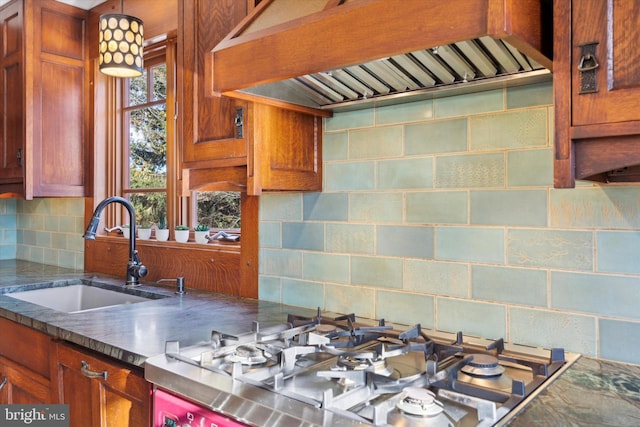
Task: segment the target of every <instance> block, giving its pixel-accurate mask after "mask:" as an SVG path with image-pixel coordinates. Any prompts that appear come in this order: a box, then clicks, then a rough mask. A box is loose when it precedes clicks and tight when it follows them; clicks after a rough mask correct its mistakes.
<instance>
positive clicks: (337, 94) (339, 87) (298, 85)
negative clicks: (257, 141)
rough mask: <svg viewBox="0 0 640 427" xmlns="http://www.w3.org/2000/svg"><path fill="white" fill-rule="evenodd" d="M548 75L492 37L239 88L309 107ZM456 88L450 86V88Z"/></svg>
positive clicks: (362, 102)
mask: <svg viewBox="0 0 640 427" xmlns="http://www.w3.org/2000/svg"><path fill="white" fill-rule="evenodd" d="M520 80H523V81H521V83H531V81H532V80H536V81H543V80H551V74H550V72H549V71H548V70H546V69H545V68H544V67H543V66H542V65H540V64H538V63H537V62H535V61H534V60H533V59H531V58H529V57H527V56H526V55H524V54H523V53H521V52H520V51H518V50H517V49H515V48H514V47H513V46H511V45H509V44H508V43H507V42H505V41H503V40H496V39H493V38H491V37H488V36H486V37H481V38H479V39H474V40H467V41H462V42H458V43H453V44H450V45H444V46H437V47H434V48H430V49H424V50H419V51H415V52H411V53H407V54H404V55H397V56H393V57H388V58H384V59H380V60H377V61H371V62H367V63H364V64H360V65H354V66H349V67H344V68H338V69H335V70H329V71H324V72H320V73H315V74H307V75H304V76H301V77H295V78H292V79H288V80H283V81H279V82H275V83H269V84H265V85H260V86H254V87H251V88H246V89H242V90H241V92H245V93H248V94H252V95H258V96H261V97H266V98H274V99H279V100H283V101H287V102H291V103H294V104H298V105H305V106H307V107H311V108H318V109H332V110H335V109H336V108H340V107H353V106H361V105H365V104H369V103H371V102H372V101H377V102H385V101H386V102H388V103H392V102H393V100H394V99H395V100H401V101H402V102H406V101H407V97H409V96H412V97H417V96H419V95H425V94H429V93H432V92H434V91H436V90H438V93H444V92H442V89H462V87H464V89H465V90H466V91H469V90H471V85H473V86H476V88H475V89H474V90H476V91H477V90H478V88H477V86H478V85H486V86H487V89H490V88H493V87H497V86H498V85H505V84H506V83H505V82H515V81H520ZM453 93H455V91H452V94H453Z"/></svg>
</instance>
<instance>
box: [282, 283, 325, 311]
mask: <svg viewBox="0 0 640 427" xmlns="http://www.w3.org/2000/svg"><path fill="white" fill-rule="evenodd" d="M323 300H324V287H323V286H322V284H320V283H315V282H307V281H303V280H292V279H282V303H283V304H288V305H295V306H298V307H309V308H316V307H318V304H319V303H320V302H322V301H323Z"/></svg>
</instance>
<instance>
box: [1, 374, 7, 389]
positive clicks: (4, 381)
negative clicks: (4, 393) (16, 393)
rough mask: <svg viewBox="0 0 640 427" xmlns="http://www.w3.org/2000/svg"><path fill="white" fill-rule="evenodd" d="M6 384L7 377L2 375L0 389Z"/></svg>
mask: <svg viewBox="0 0 640 427" xmlns="http://www.w3.org/2000/svg"><path fill="white" fill-rule="evenodd" d="M6 385H7V377H4V379H3V380H2V382H1V383H0V390H2V389H3V388H4V386H6Z"/></svg>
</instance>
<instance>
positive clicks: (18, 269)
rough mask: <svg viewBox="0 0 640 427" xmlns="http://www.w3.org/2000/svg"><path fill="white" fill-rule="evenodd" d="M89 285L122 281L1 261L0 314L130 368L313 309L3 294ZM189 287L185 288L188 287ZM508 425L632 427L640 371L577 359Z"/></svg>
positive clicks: (188, 299)
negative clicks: (107, 303) (72, 307)
mask: <svg viewBox="0 0 640 427" xmlns="http://www.w3.org/2000/svg"><path fill="white" fill-rule="evenodd" d="M82 279H85V280H95V281H97V282H102V283H109V284H122V283H123V281H124V274H123V277H122V278H117V277H106V276H102V275H101V276H100V277H95V276H93V275H91V274H86V273H83V272H78V271H74V270H69V269H64V268H59V267H54V266H47V265H42V264H37V263H31V262H26V261H19V260H0V316H1V317H4V318H7V319H9V320H13V321H15V322H18V323H21V324H23V325H26V326H29V327H32V328H34V329H37V330H40V331H43V332H46V333H47V334H49V335H51V336H56V337H59V338H61V339H64V340H66V341H70V342H73V343H76V344H79V345H81V346H84V347H86V348H90V349H92V350H94V351H97V352H100V353H103V354H106V355H108V356H111V357H114V358H116V359H119V360H122V361H124V362H126V363H129V364H131V365H135V366H142V365H143V364H144V361H145V360H146V358H148V357H151V356H154V355H157V354H161V353H163V352H164V343H165V342H166V341H167V340H178V341H180V345H181V346H189V345H193V344H196V343H198V342H202V341H207V340H209V338H210V335H211V330H212V329H217V330H219V331H224V332H226V333H231V334H233V333H242V332H246V331H249V330H251V327H252V323H253V322H254V321H255V320H257V321H259V322H260V324H261V325H263V326H269V325H273V324H277V323H280V322H282V321H284V320H286V316H287V314H288V313H293V314H299V315H307V316H309V315H313V314H315V311H314V310H308V309H303V308H296V307H290V306H283V305H280V304H276V303H270V302H265V301H258V300H252V299H245V298H239V297H233V296H228V295H222V294H214V293H210V292H204V291H195V290H191V289H188V292H187V294H186V295H182V296H179V295H176V294H175V293H174V290H175V285H166V286H164V285H163V286H158V285H153V286H150V285H142V286H140V287H138V288H136V289H139V290H143V291H149V292H152V293H155V294H162V295H164V296H166V298H162V299H157V300H153V301H147V302H143V303H138V304H131V305H124V306H118V307H111V308H105V309H101V310H96V311H90V312H84V313H75V314H67V313H61V312H57V311H54V310H50V309H46V308H42V307H38V306H36V305H33V304H30V303H26V302H22V301H20V300H16V299H14V298H10V297H7V296H6V295H4V294H5V293H6V292H8V291H14V290H17V289H24V288H25V287H27V286H33V284H38V283H50V282H52V281H67V280H72V281H78V280H82ZM187 286H188V284H187ZM509 425H510V426H532V425H540V426H553V427H555V426H581V427H582V426H616V427H622V426H638V425H640V366H633V365H626V364H623V363H615V362H607V361H601V360H596V359H591V358H587V357H581V358H580V359H579V360H578V361H577V362H576V363H575V364H574V365H573V366H571V367H570V368H569V369H568V370H567V371H566V372H565V373H564V374H563V375H562V376H561V377H560V378H559V379H557V380H556V381H555V382H554V383H553V384H551V386H549V387H548V388H547V389H546V390H544V391H543V392H542V393H540V394H539V395H538V397H537V398H536V399H534V400H533V402H531V403H530V404H529V405H528V406H527V407H526V408H525V409H524V411H522V412H521V413H520V414H518V415H517V416H516V417H515V418H514V419H513V420H512V421H511V423H510V424H509Z"/></svg>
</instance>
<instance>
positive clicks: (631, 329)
mask: <svg viewBox="0 0 640 427" xmlns="http://www.w3.org/2000/svg"><path fill="white" fill-rule="evenodd" d="M599 326H600V327H599V331H600V354H599V356H600V357H602V358H603V359H608V360H617V361H620V362H627V363H635V364H640V352H638V351H637V350H635V349H638V348H640V323H637V322H623V321H618V320H613V319H600V325H599Z"/></svg>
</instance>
